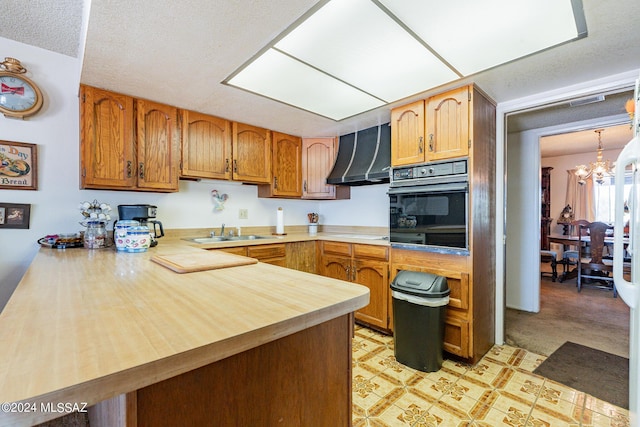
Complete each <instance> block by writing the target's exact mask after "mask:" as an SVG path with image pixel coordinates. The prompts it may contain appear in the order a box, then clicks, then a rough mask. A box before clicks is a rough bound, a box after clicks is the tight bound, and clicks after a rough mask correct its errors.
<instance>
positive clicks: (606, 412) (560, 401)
mask: <svg viewBox="0 0 640 427" xmlns="http://www.w3.org/2000/svg"><path fill="white" fill-rule="evenodd" d="M544 360H545V357H544V356H540V355H537V354H534V353H531V352H528V351H526V350H524V349H521V348H517V347H512V346H508V345H503V346H498V345H496V346H494V347H493V348H491V349H490V350H489V351H488V352H487V354H486V355H485V356H484V357H483V358H482V359H481V360H480V361H479V362H478V363H476V364H475V365H473V366H472V365H468V364H465V363H462V362H459V361H455V360H449V359H445V360H444V361H443V364H442V368H441V369H440V370H438V371H436V372H421V371H418V370H415V369H412V368H410V367H407V366H404V365H402V364H401V363H399V362H397V361H396V360H395V357H394V347H393V337H390V336H386V335H383V334H380V333H378V332H376V331H374V330H371V329H368V328H365V327H362V326H359V325H356V328H355V334H354V338H353V365H352V367H353V398H352V399H353V425H354V427H395V426H402V427H407V426H408V427H442V426H452V427H497V426H508V427H556V426H558V427H565V426H566V427H600V426H607V427H629V413H628V411H627V410H625V409H623V408H619V407H616V406H614V405H611V404H610V403H607V402H604V401H602V400H599V399H596V398H594V397H593V396H590V395H588V394H586V393H583V392H581V391H578V390H574V389H571V388H569V387H567V386H564V385H562V384H559V383H557V382H554V381H551V380H549V379H546V378H544V377H541V376H539V375H535V374H533V370H535V369H536V368H537V367H538V366H539V365H540V363H542V362H543V361H544Z"/></svg>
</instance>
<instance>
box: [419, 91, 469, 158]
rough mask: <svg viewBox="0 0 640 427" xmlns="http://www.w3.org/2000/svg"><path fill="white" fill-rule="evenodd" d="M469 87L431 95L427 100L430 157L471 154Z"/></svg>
mask: <svg viewBox="0 0 640 427" xmlns="http://www.w3.org/2000/svg"><path fill="white" fill-rule="evenodd" d="M470 103H471V99H470V92H469V87H468V86H464V87H461V88H459V89H455V90H453V91H450V92H446V93H443V94H441V95H436V96H432V97H431V98H429V100H428V103H427V125H426V126H427V156H426V158H427V160H429V161H431V160H441V159H450V158H455V157H461V156H466V155H468V154H469V144H470V139H469V104H470Z"/></svg>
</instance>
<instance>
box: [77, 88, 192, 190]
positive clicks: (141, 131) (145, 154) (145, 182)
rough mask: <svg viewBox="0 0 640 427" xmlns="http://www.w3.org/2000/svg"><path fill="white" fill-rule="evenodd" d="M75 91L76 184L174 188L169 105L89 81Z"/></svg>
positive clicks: (175, 144) (175, 157)
mask: <svg viewBox="0 0 640 427" xmlns="http://www.w3.org/2000/svg"><path fill="white" fill-rule="evenodd" d="M80 96H81V111H80V126H81V132H80V135H81V141H80V162H81V165H80V169H81V179H80V186H81V188H95V189H105V190H108V189H113V190H142V191H159V192H169V191H178V166H179V163H180V143H179V135H178V132H177V125H176V121H177V109H176V108H175V107H171V106H168V105H164V104H158V103H155V102H151V101H143V100H134V98H132V97H130V96H127V95H122V94H118V93H114V92H110V91H106V90H102V89H97V88H93V87H89V86H81V88H80ZM134 107H135V110H134ZM134 129H135V131H136V132H134ZM134 134H135V136H134Z"/></svg>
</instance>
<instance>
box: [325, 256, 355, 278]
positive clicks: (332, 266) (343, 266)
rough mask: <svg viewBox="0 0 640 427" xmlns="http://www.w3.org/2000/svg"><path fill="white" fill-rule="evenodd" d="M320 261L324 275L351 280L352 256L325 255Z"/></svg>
mask: <svg viewBox="0 0 640 427" xmlns="http://www.w3.org/2000/svg"><path fill="white" fill-rule="evenodd" d="M320 262H321V266H320V268H321V271H322V275H323V276H326V277H332V278H334V279H340V280H346V281H351V257H342V256H335V255H324V256H322V258H321V261H320Z"/></svg>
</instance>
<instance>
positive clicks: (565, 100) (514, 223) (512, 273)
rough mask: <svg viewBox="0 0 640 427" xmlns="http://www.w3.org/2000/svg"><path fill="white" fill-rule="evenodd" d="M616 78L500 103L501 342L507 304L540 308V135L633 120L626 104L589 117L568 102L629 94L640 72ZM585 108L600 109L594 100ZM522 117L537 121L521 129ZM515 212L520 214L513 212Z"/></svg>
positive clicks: (498, 292)
mask: <svg viewBox="0 0 640 427" xmlns="http://www.w3.org/2000/svg"><path fill="white" fill-rule="evenodd" d="M617 77H618V78H611V79H606V81H601V82H595V83H593V82H592V83H591V84H585V85H584V86H583V88H582V89H577V90H574V91H571V92H569V91H568V92H567V93H564V94H559V93H555V94H551V95H548V94H542V95H539V96H535V97H531V98H529V99H523V100H518V101H514V102H510V103H504V104H501V105H499V106H498V117H499V120H498V123H497V129H498V135H497V141H498V163H497V174H498V176H500V175H501V174H503V176H504V177H505V180H504V181H503V182H502V183H500V182H499V183H498V188H497V198H498V203H501V202H502V203H504V205H503V209H502V210H501V209H498V212H499V216H500V217H499V218H497V220H498V221H497V229H498V230H497V231H498V233H497V237H498V239H499V240H498V241H500V240H503V241H504V245H503V251H499V253H498V256H497V260H496V264H497V265H496V267H497V271H498V274H497V278H496V283H497V288H496V297H497V302H498V303H497V310H496V315H497V318H496V340H497V342H505V328H506V327H507V325H506V317H505V312H506V309H507V307H514V308H518V309H521V310H522V311H525V312H531V313H535V312H538V311H539V310H540V306H539V305H540V280H539V271H540V270H539V269H540V265H539V263H538V262H531V260H535V259H539V250H540V241H539V239H540V199H539V193H540V190H539V188H540V187H539V185H540V181H539V177H540V166H541V159H540V138H541V137H544V136H549V135H555V134H560V133H563V132H564V133H566V132H567V130H568V129H569V130H571V131H576V130H580V129H586V128H589V127H595V126H603V125H610V124H615V123H616V122H618V123H620V122H622V121H624V120H625V119H627V120H628V117H625V112H624V110H623V111H620V107H619V105H624V103H622V104H619V105H618V107H617V111H616V112H615V113H611V112H609V113H606V112H605V113H602V112H599V113H596V114H595V115H592V116H590V117H589V116H588V115H586V114H582V115H578V114H576V113H577V111H578V110H571V109H570V106H569V104H570V100H571V99H585V98H588V97H591V96H594V94H595V95H598V94H606V95H607V96H609V97H614V98H615V95H616V94H620V96H621V97H623V98H624V97H627V99H628V97H630V96H628V94H629V91H631V93H632V88H633V85H634V83H635V79H636V78H637V75H636V74H635V73H633V74H632V73H628V75H625V76H623V77H620V76H617ZM594 104H595V103H594ZM588 105H589V104H585V106H588ZM592 107H593V108H592ZM586 108H587V109H593V110H597V109H598V108H596V106H595V105H592V106H591V107H586ZM583 110H584V109H583ZM572 115H574V116H578V117H580V118H581V119H582V120H576V119H575V117H574V118H572ZM520 119H530V121H531V122H533V123H535V122H536V121H537V123H538V124H537V125H536V126H534V127H531V128H528V129H522V130H521V129H517V128H516V127H515V126H516V125H518V126H520V125H519V124H518V122H517V120H520ZM567 123H569V124H570V125H568V124H567ZM571 127H573V129H571ZM532 160H533V161H532ZM514 212H515V213H516V215H512V214H513V213H514ZM518 213H522V214H521V215H519V214H518Z"/></svg>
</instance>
